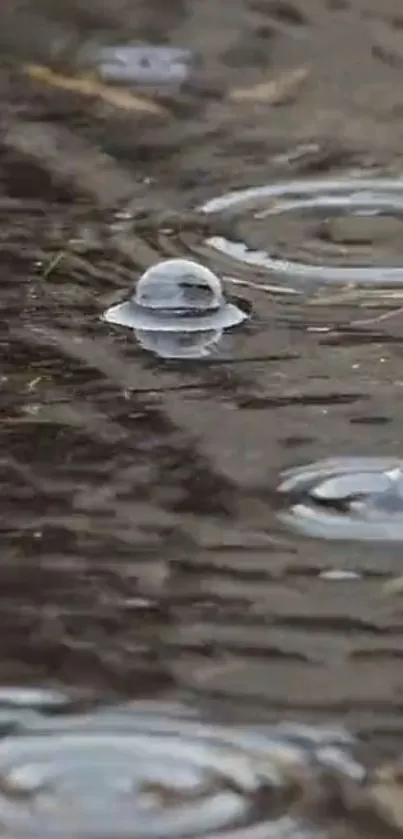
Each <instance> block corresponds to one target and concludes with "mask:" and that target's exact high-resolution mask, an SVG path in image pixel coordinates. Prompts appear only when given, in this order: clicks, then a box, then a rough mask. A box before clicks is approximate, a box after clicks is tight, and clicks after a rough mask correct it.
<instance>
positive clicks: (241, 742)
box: [0, 689, 366, 839]
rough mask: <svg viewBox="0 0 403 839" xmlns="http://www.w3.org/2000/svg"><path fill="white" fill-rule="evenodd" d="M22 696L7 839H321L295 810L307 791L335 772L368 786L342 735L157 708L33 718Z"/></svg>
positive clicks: (2, 811)
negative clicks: (217, 721)
mask: <svg viewBox="0 0 403 839" xmlns="http://www.w3.org/2000/svg"><path fill="white" fill-rule="evenodd" d="M16 693H17V691H16ZM28 693H30V692H28ZM21 696H22V701H21V700H20V701H19V702H18V697H17V704H18V705H19V709H20V711H19V713H20V716H19V720H18V725H15V727H14V730H13V733H12V734H10V735H9V736H5V737H3V739H1V740H0V824H1V827H2V836H7V837H10V839H11V837H21V839H22V837H37V838H38V839H39V837H42V838H43V839H45V837H49V839H50V837H56V836H60V837H82V839H84V837H93V839H98V837H105V839H114V837H116V839H118V837H131V839H135V837H139V839H140V837H141V838H142V839H143V837H144V839H145V837H152V839H157V837H158V839H168V837H197V836H206V837H207V836H208V837H209V839H213V837H216V836H218V835H220V836H221V835H225V836H227V837H232V836H234V837H235V836H236V837H237V839H267V837H269V836H272V837H303V836H306V837H308V836H312V835H314V834H316V833H317V832H318V831H317V830H316V829H314V827H313V826H311V825H309V821H308V820H307V815H306V814H305V815H304V812H303V807H299V802H301V801H302V800H303V798H304V789H305V786H306V785H307V784H308V785H309V784H311V783H313V781H314V779H316V784H317V786H318V789H320V786H321V781H320V779H321V777H322V775H323V787H324V789H325V778H326V775H327V773H329V772H330V773H333V774H334V778H335V779H337V777H338V776H340V777H345V778H346V779H349V780H350V781H351V783H353V784H356V785H357V787H358V788H361V786H362V784H363V782H364V781H365V778H366V772H365V770H364V768H363V767H362V766H361V764H360V763H359V762H357V760H356V759H355V757H354V756H353V754H352V749H353V747H354V739H353V738H351V737H350V736H349V735H348V734H347V732H345V731H344V730H334V729H331V728H321V727H310V726H305V725H301V726H300V725H297V724H279V725H276V726H263V725H262V726H257V727H253V728H252V727H246V728H231V727H223V726H217V725H213V724H210V723H204V722H202V720H200V719H199V718H198V717H197V716H196V715H195V713H192V712H190V711H189V710H187V709H185V708H182V707H180V706H175V705H170V704H167V705H164V703H154V704H153V703H152V702H150V703H147V704H145V705H143V704H141V703H128V704H125V705H121V706H115V707H113V706H109V707H103V708H102V707H100V708H98V709H95V710H94V711H92V712H87V713H76V714H66V713H64V714H62V715H57V714H54V713H53V714H52V716H48V715H47V714H46V713H45V711H42V712H41V711H40V710H39V709H37V710H36V712H35V711H34V710H33V711H32V712H31V714H30V715H27V713H26V711H25V710H23V704H24V702H23V699H24V689H22V690H21ZM28 699H29V696H28Z"/></svg>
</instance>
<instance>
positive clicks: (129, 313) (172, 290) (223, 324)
mask: <svg viewBox="0 0 403 839" xmlns="http://www.w3.org/2000/svg"><path fill="white" fill-rule="evenodd" d="M245 318H246V314H245V312H243V311H242V310H241V309H239V308H238V306H235V305H234V304H233V303H230V302H228V301H226V299H225V297H224V294H223V289H222V285H221V282H220V280H219V279H218V277H217V276H216V275H215V274H213V272H212V271H210V270H209V269H208V268H205V267H204V266H202V265H199V264H198V263H197V262H191V261H190V260H187V259H168V260H166V261H164V262H160V263H158V265H153V266H152V267H151V268H149V269H148V271H146V272H145V274H143V276H142V277H141V278H140V280H139V281H138V283H137V285H136V288H135V290H134V293H133V295H132V297H131V299H130V300H128V301H127V302H125V303H120V304H118V305H117V306H112V307H111V308H110V309H108V310H107V311H106V312H105V314H104V320H106V321H108V323H114V324H118V325H119V326H128V327H131V328H132V329H139V330H145V331H148V332H151V331H155V332H202V331H206V330H217V329H228V328H229V327H230V326H235V325H236V324H239V323H241V322H242V321H243V320H245Z"/></svg>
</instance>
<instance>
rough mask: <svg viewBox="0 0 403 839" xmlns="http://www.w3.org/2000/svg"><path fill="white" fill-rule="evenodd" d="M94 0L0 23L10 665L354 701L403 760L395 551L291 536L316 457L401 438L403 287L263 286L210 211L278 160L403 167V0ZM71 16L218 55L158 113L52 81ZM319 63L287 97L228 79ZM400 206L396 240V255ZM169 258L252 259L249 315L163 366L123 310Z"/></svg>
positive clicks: (4, 535) (304, 168) (360, 726)
mask: <svg viewBox="0 0 403 839" xmlns="http://www.w3.org/2000/svg"><path fill="white" fill-rule="evenodd" d="M86 5H87V4H84V3H81V2H80V0H76V2H71V3H70V4H68V3H66V4H65V6H64V8H63V9H62V10H59V11H58V12H57V13H56V11H55V7H54V4H49V3H46V2H45V1H44V2H39V0H38V2H37V3H33V2H32V3H31V4H24V6H22V4H18V3H17V2H16V3H15V4H14V3H9V4H8V7H7V8H8V11H7V16H6V17H5V20H6V21H7V23H6V25H5V27H4V33H2V49H3V52H4V60H3V62H2V65H1V71H0V97H1V115H0V126H1V130H0V264H1V274H2V294H1V307H2V318H1V390H2V399H1V409H0V410H1V426H0V430H1V438H0V441H1V442H0V445H1V452H0V458H1V466H2V468H1V492H2V509H1V518H0V527H1V562H0V682H1V683H2V684H3V685H8V684H23V685H53V686H62V687H66V686H67V687H68V688H75V689H85V690H86V691H90V693H91V692H92V693H95V694H96V695H98V694H100V695H105V696H108V697H112V698H115V697H117V698H127V697H129V698H130V699H133V698H142V699H145V700H148V699H150V700H151V699H159V700H160V699H166V700H169V701H171V700H173V701H177V700H178V701H181V702H185V703H188V704H189V705H190V706H192V707H193V706H194V707H196V708H202V709H203V712H204V713H208V714H210V715H212V717H213V718H214V719H217V720H218V721H220V722H223V721H225V722H229V721H230V722H232V721H233V722H239V721H243V720H247V721H248V722H250V721H264V722H266V721H267V722H278V721H281V720H284V719H286V720H295V721H300V722H305V723H306V722H308V723H313V724H319V723H323V724H327V723H329V722H330V723H331V724H332V725H333V724H343V725H346V726H347V727H348V728H349V729H351V730H353V731H357V732H359V733H360V734H361V735H362V737H363V738H364V740H365V741H366V742H368V743H369V744H371V745H373V747H374V748H376V749H378V748H379V749H380V750H381V753H382V754H383V753H384V752H385V753H387V754H388V755H390V754H392V755H396V754H399V753H400V752H401V749H402V746H403V722H402V710H403V671H402V668H401V661H402V657H403V605H402V600H401V597H400V596H399V595H396V596H385V594H384V590H383V583H384V582H385V581H386V580H388V579H389V578H390V577H394V576H399V574H400V573H402V546H401V544H396V545H390V544H386V545H383V544H381V545H380V544H364V545H361V544H360V543H354V542H344V543H334V542H327V541H323V540H314V539H309V538H304V537H301V536H299V535H295V534H293V532H292V531H291V530H288V529H287V528H286V527H284V526H283V525H282V524H281V523H280V522H279V520H278V518H277V516H276V509H277V500H276V496H275V490H276V486H277V485H278V482H279V475H280V473H281V471H282V470H284V469H286V468H288V467H293V466H298V465H300V464H303V463H309V462H313V461H316V460H319V459H321V458H323V457H329V456H338V455H343V456H346V455H361V456H371V455H374V456H381V457H382V456H384V457H401V456H402V455H403V431H402V428H403V397H402V385H403V376H402V360H403V339H402V334H403V314H402V313H401V312H400V310H399V307H400V305H401V302H399V298H398V297H394V298H393V299H391V297H390V295H389V296H388V295H387V294H386V293H385V294H384V295H380V296H378V297H375V296H373V295H372V296H371V294H370V293H369V292H368V293H367V294H366V295H364V294H360V293H355V292H354V290H353V291H352V290H347V291H346V290H344V291H343V293H341V292H340V289H339V290H337V289H335V288H334V287H332V288H329V287H327V288H326V289H323V290H320V289H319V290H318V292H317V293H315V294H314V295H313V296H312V295H301V296H295V297H294V296H286V295H281V294H275V293H267V292H266V291H262V290H261V289H259V288H256V287H255V286H254V285H253V283H255V284H259V283H260V284H263V285H264V282H265V279H266V282H267V279H268V278H267V276H266V278H265V276H264V273H262V272H259V270H258V269H256V270H254V269H253V268H250V267H248V268H246V267H243V266H242V265H239V264H238V265H235V264H234V263H232V262H231V260H229V261H227V260H226V259H225V258H223V257H222V256H220V255H218V254H217V253H215V252H214V251H213V250H212V249H211V248H209V247H208V246H207V245H206V243H205V239H206V237H208V236H210V235H218V236H219V235H225V234H226V233H227V232H228V230H229V232H231V230H232V231H233V228H232V227H231V224H232V222H231V221H230V220H228V219H226V218H225V214H223V215H222V216H220V215H218V216H217V217H213V216H212V217H204V216H203V215H202V214H201V213H199V212H198V211H197V207H198V206H200V204H201V203H202V202H203V201H207V200H208V199H210V198H212V197H214V196H217V195H220V194H222V193H225V192H227V191H229V190H232V189H235V188H245V187H249V186H259V185H263V184H264V183H269V182H270V181H272V180H276V179H293V178H298V177H315V176H319V177H338V176H339V175H340V176H346V175H350V176H351V175H353V176H360V175H364V176H366V177H369V176H372V175H381V176H383V177H386V176H392V177H397V176H399V175H401V172H402V168H403V156H402V147H403V145H402V143H403V110H402V92H401V72H402V65H403V16H402V11H401V4H400V0H385V2H384V4H383V6H382V9H381V8H380V6H379V4H378V3H377V2H376V0H327V2H325V0H304V2H303V3H302V2H298V0H291V2H288V0H287V1H286V0H279V1H278V2H277V0H276V2H274V0H273V2H272V1H271V0H249V2H247V0H234V2H232V3H231V8H229V5H230V4H225V3H221V4H220V3H217V2H216V1H215V0H204V1H203V2H202V3H201V2H197V0H187V2H185V0H183V2H181V0H177V2H171V3H167V4H163V3H162V0H151V2H150V0H148V2H147V3H146V2H141V1H140V0H138V2H136V0H132V2H129V1H128V0H127V1H126V2H125V0H120V2H119V3H117V2H114V3H112V2H111V3H110V4H108V3H103V4H101V3H98V2H93V3H92V6H91V11H88V9H87V8H86ZM32 20H35V21H39V20H40V21H41V26H40V27H39V28H38V27H35V26H32V25H30V23H29V21H31V22H32ZM66 31H68V32H69V33H70V34H71V33H73V36H74V38H77V39H78V40H80V38H86V37H88V35H89V34H92V33H93V32H94V31H97V32H98V31H99V32H102V33H103V35H104V38H105V37H109V36H110V37H111V38H113V39H114V40H115V41H116V40H119V39H120V38H122V37H125V38H127V33H128V32H129V33H130V35H131V36H132V37H133V38H134V39H138V40H139V41H151V42H152V43H168V44H172V45H177V46H181V47H185V48H190V49H192V50H195V51H197V52H199V53H200V55H201V57H202V60H203V65H202V69H201V70H200V74H201V75H200V78H199V79H198V80H197V84H194V85H190V86H189V88H188V89H186V90H182V91H181V92H180V93H178V94H172V93H171V94H170V95H169V96H166V97H162V98H161V96H160V95H157V99H155V101H158V102H162V101H163V103H164V107H165V109H166V110H165V112H164V113H161V115H155V114H148V113H143V112H139V111H134V112H133V113H127V112H123V110H121V109H119V108H116V107H113V106H112V105H108V104H107V103H105V102H102V101H101V100H100V99H97V98H96V97H93V98H90V99H88V98H86V99H84V98H83V97H82V96H81V95H80V94H78V93H74V92H73V93H71V92H68V91H62V90H59V89H56V88H54V87H52V86H51V85H48V86H46V85H45V84H44V83H43V84H42V83H41V82H40V81H33V80H29V78H28V77H27V75H26V73H24V72H23V71H22V69H21V67H22V62H26V61H38V60H39V61H41V62H42V63H44V64H49V62H50V58H49V45H50V44H51V43H52V38H55V37H56V35H57V34H58V33H63V32H66ZM38 33H40V35H39V34H38ZM298 68H303V69H304V70H306V79H305V81H304V82H303V84H301V85H298V86H297V87H295V89H293V90H292V91H291V94H289V93H287V95H284V96H282V95H281V94H280V95H279V96H278V98H276V96H275V97H274V100H273V101H267V98H266V99H265V98H264V97H263V98H262V97H261V99H260V101H259V100H256V97H253V96H252V97H251V98H247V97H246V98H245V97H243V98H242V97H240V98H238V99H237V98H236V97H231V91H233V90H235V89H238V88H253V86H254V85H257V84H261V83H263V82H266V81H276V80H278V79H279V78H283V74H284V73H288V71H293V70H295V69H298ZM268 95H269V94H268ZM270 96H272V94H270ZM318 223H319V222H318ZM322 223H323V219H320V224H322ZM242 224H243V227H242V232H243V234H244V238H247V239H248V241H249V242H250V245H251V247H255V246H258V247H262V246H265V245H266V246H267V243H268V242H269V241H270V236H274V237H275V243H276V247H277V248H280V249H281V248H282V247H284V246H285V245H287V244H288V245H290V247H291V248H292V249H293V253H294V254H295V253H297V254H300V253H301V248H302V252H303V253H304V252H306V249H307V248H308V251H309V249H310V248H311V251H312V250H313V251H315V253H316V258H318V254H319V257H320V255H321V253H322V252H323V251H321V250H320V248H321V247H322V249H323V248H324V247H325V249H326V254H327V255H328V254H329V253H330V251H331V256H332V258H333V259H335V260H337V256H338V254H339V256H340V251H339V252H338V251H337V242H339V241H340V236H341V237H342V239H343V241H344V242H345V241H348V247H350V244H351V241H350V240H349V237H348V232H347V233H346V232H345V231H344V234H343V228H342V230H341V233H340V230H339V232H337V230H336V233H335V235H334V241H335V242H336V245H335V248H336V250H334V249H333V250H332V248H331V247H330V245H329V242H328V241H327V244H326V243H325V244H324V243H323V236H322V237H320V236H319V235H317V233H318V230H317V229H316V228H315V229H314V228H313V227H312V223H311V222H309V225H308V223H307V222H306V221H301V220H299V222H298V224H297V223H296V227H295V228H294V226H291V228H290V227H289V226H286V227H285V228H284V227H283V226H281V224H280V225H279V223H278V222H276V224H275V225H274V227H273V228H271V227H270V219H269V220H267V219H263V220H262V219H261V220H260V221H259V224H258V225H254V223H253V219H251V217H248V218H245V220H243V222H242ZM288 224H289V223H288V222H287V225H288ZM276 225H277V226H276ZM399 225H400V221H396V220H394V221H393V223H392V225H391V229H390V230H389V233H390V237H391V239H390V241H389V240H388V241H387V242H386V243H385V240H382V242H381V244H379V242H378V241H376V235H377V234H375V235H374V241H373V243H372V244H373V249H374V259H376V258H378V259H379V258H380V257H379V252H378V251H379V248H381V249H382V252H381V257H382V259H381V263H382V262H383V259H384V257H385V254H386V256H387V257H388V258H389V257H390V259H391V264H398V263H399V260H400V259H401V260H403V247H402V245H401V237H399V230H400V228H399ZM345 227H346V223H345V222H344V228H345ZM238 232H239V228H238ZM322 232H323V231H322ZM387 232H388V231H387ZM342 234H343V235H342ZM371 235H372V234H371ZM315 236H316V239H315ZM343 236H344V238H343ZM353 238H354V237H353ZM361 238H362V237H361ZM314 239H315V241H313V240H314ZM364 239H365V237H364ZM308 240H309V241H308ZM307 241H308V244H307ZM360 247H362V248H364V250H363V251H356V252H355V256H354V254H353V255H352V257H351V259H352V264H355V263H356V262H357V253H358V256H359V257H361V256H362V254H363V253H364V256H368V242H366V243H365V247H364V246H363V245H362V242H360ZM304 249H305V251H304ZM164 256H165V257H168V256H192V257H193V258H196V259H200V260H201V261H204V262H205V264H207V265H208V266H209V267H210V268H212V269H213V270H216V271H217V272H221V273H227V274H231V275H232V276H234V277H235V278H237V279H238V280H247V281H248V283H249V284H248V285H245V286H243V285H239V286H236V285H231V284H228V286H227V291H228V293H230V294H234V293H236V294H237V295H239V296H240V297H242V300H243V301H246V303H247V304H249V306H250V307H251V309H252V313H253V317H252V318H251V319H250V321H249V322H248V323H247V325H246V326H244V327H242V328H240V329H238V330H234V331H233V332H230V333H228V334H227V335H226V336H225V337H224V339H223V341H222V344H221V345H220V348H219V350H218V351H217V353H216V354H215V355H214V356H213V357H212V358H211V359H210V360H207V361H200V362H198V361H193V362H189V361H187V362H179V361H168V362H164V361H161V360H159V359H157V358H155V357H154V356H152V355H150V354H148V353H146V352H144V351H143V350H142V349H141V347H139V345H138V344H137V343H136V342H135V341H134V340H133V337H132V336H131V335H128V334H127V333H126V332H125V331H124V330H120V329H118V328H113V327H110V326H108V325H106V324H103V323H102V322H101V321H100V315H101V314H102V311H103V310H104V309H105V308H106V307H107V306H108V305H111V304H112V303H113V302H115V301H118V300H120V299H122V297H124V295H125V294H126V293H127V290H128V289H129V288H131V286H132V284H133V282H134V281H135V279H136V278H137V277H138V276H139V274H140V273H141V272H142V271H143V270H144V269H145V268H146V267H148V266H149V265H151V264H152V263H153V262H155V261H157V260H158V259H160V258H162V257H164ZM345 256H346V252H345V251H343V254H342V257H343V264H345ZM354 260H355V263H354ZM270 281H272V282H273V281H275V278H274V279H273V278H272V277H271V278H270ZM391 312H393V314H390V313H391ZM334 569H345V570H353V571H355V572H357V574H358V576H357V578H355V579H346V580H338V581H336V580H331V579H327V578H326V576H324V575H323V573H322V572H326V571H329V570H334Z"/></svg>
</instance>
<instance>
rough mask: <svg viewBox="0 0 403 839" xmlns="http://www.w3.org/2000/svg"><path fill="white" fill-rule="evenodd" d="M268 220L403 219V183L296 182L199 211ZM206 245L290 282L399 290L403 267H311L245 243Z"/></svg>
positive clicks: (230, 197) (218, 239)
mask: <svg viewBox="0 0 403 839" xmlns="http://www.w3.org/2000/svg"><path fill="white" fill-rule="evenodd" d="M262 208H264V216H267V217H269V216H278V215H281V214H284V213H290V212H294V213H295V212H307V211H309V212H312V211H318V210H321V211H323V212H324V213H326V211H338V212H339V213H344V214H345V213H347V214H354V215H367V216H368V215H369V216H374V215H375V216H376V215H381V214H385V213H387V214H390V215H396V216H399V217H401V216H402V214H403V180H401V179H400V180H399V179H394V180H392V179H390V178H365V179H358V178H353V179H348V180H347V179H346V180H343V179H340V180H300V181H299V180H295V181H288V182H284V183H274V184H268V185H265V186H261V187H251V188H249V189H243V190H235V191H234V192H229V193H227V194H226V195H222V196H219V197H217V198H212V199H211V200H210V201H207V202H206V203H205V204H204V205H202V206H201V207H200V208H199V210H200V211H201V212H204V213H224V212H225V214H226V215H227V216H235V215H239V214H240V213H243V212H245V211H252V212H254V211H256V212H257V211H260V212H261V211H262ZM205 244H207V245H208V246H209V247H210V248H213V250H215V251H216V252H217V251H218V252H219V253H221V254H224V255H225V256H227V257H231V258H232V259H234V260H235V261H237V262H241V263H242V264H243V265H245V264H249V265H252V266H256V267H258V268H264V269H266V270H268V271H270V272H272V273H274V274H276V275H277V276H278V277H279V278H283V279H285V280H287V281H290V280H294V281H301V280H302V281H316V282H319V283H339V284H345V283H347V284H349V283H357V284H364V285H365V284H372V285H387V286H391V285H392V286H393V285H400V284H402V283H403V265H402V266H393V267H387V266H384V267H383V266H380V267H378V266H374V265H360V266H351V267H350V266H346V267H344V266H343V267H342V266H340V267H339V266H337V265H329V264H320V265H317V264H315V265H312V264H309V263H304V262H300V261H297V260H289V259H285V258H282V257H281V256H278V255H277V254H274V253H271V252H270V248H269V249H268V250H255V249H252V248H249V247H248V246H247V244H246V243H244V242H240V241H236V242H235V241H230V240H229V239H227V238H225V237H223V236H211V237H209V238H208V239H207V240H206V242H205Z"/></svg>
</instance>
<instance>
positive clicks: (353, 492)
mask: <svg viewBox="0 0 403 839" xmlns="http://www.w3.org/2000/svg"><path fill="white" fill-rule="evenodd" d="M278 492H279V493H280V494H281V495H282V496H283V497H284V498H285V499H287V505H288V506H287V509H282V510H280V512H279V517H280V519H281V520H282V521H283V522H285V523H286V524H287V525H290V526H291V527H293V528H295V529H297V530H299V531H300V532H302V533H304V534H305V535H307V536H314V537H321V538H324V539H344V540H350V539H353V540H359V541H392V542H401V541H403V460H399V459H398V458H386V457H340V458H329V459H326V460H322V461H318V462H317V463H313V464H309V465H307V466H301V467H297V468H295V469H288V470H286V471H285V472H283V474H282V482H281V483H280V486H279V488H278Z"/></svg>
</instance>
